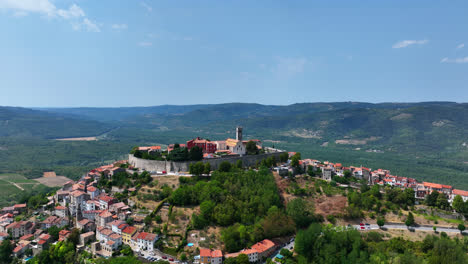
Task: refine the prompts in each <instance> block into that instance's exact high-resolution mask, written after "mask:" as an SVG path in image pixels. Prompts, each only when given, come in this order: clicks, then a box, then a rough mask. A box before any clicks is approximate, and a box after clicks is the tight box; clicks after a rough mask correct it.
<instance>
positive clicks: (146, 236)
mask: <svg viewBox="0 0 468 264" xmlns="http://www.w3.org/2000/svg"><path fill="white" fill-rule="evenodd" d="M156 237H157V236H156V234H151V233H147V232H141V233H140V234H139V235H138V237H137V239H142V240H146V241H153V240H155V239H156Z"/></svg>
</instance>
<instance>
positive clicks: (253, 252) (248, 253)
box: [240, 248, 258, 255]
mask: <svg viewBox="0 0 468 264" xmlns="http://www.w3.org/2000/svg"><path fill="white" fill-rule="evenodd" d="M255 253H258V251H257V250H255V249H250V248H249V249H244V250H242V251H241V252H240V254H246V255H250V254H255Z"/></svg>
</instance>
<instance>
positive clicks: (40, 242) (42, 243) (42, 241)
mask: <svg viewBox="0 0 468 264" xmlns="http://www.w3.org/2000/svg"><path fill="white" fill-rule="evenodd" d="M37 243H38V244H39V245H44V244H45V243H47V240H44V239H41V240H39V242H37Z"/></svg>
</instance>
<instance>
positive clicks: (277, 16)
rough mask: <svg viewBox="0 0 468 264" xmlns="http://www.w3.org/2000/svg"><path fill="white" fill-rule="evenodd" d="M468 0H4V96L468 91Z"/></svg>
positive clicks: (69, 101)
mask: <svg viewBox="0 0 468 264" xmlns="http://www.w3.org/2000/svg"><path fill="white" fill-rule="evenodd" d="M467 10H468V2H467V1H427V0H426V1H396V0H392V1H230V0H228V1H156V0H144V1H140V0H118V1H116V0H99V1H97V0H75V1H70V0H0V32H1V33H2V37H1V38H0V92H1V96H0V105H11V106H26V107H30V106H38V107H39V106H41V107H42V106H47V107H50V106H70V107H75V106H149V105H161V104H197V103H224V102H256V103H263V104H291V103H297V102H319V101H320V102H329V101H366V102H396V101H400V102H415V101H434V100H445V101H457V102H467V101H468V15H467V13H466V11H467Z"/></svg>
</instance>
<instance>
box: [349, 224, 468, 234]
mask: <svg viewBox="0 0 468 264" xmlns="http://www.w3.org/2000/svg"><path fill="white" fill-rule="evenodd" d="M353 227H354V228H356V229H357V230H359V231H366V230H377V229H380V228H379V226H378V225H369V226H364V227H365V228H366V229H361V226H360V225H354V226H353ZM383 228H386V229H406V230H407V229H408V227H407V226H406V225H403V224H401V225H399V224H388V225H384V226H383ZM411 229H414V230H419V231H434V229H432V227H429V226H413V227H411ZM437 231H438V232H445V233H460V230H458V229H457V228H448V227H437ZM463 234H468V231H464V232H463Z"/></svg>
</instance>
